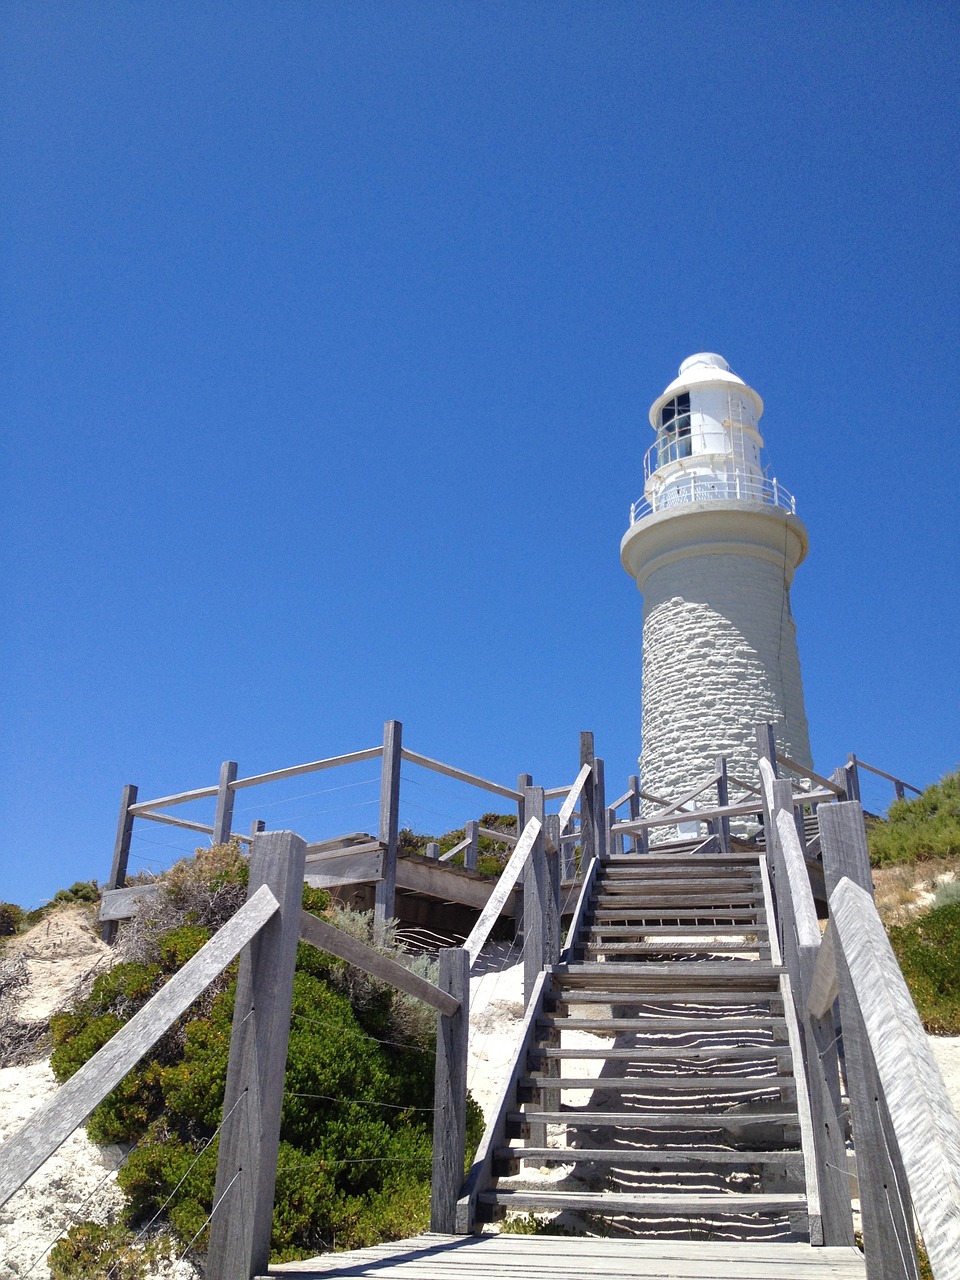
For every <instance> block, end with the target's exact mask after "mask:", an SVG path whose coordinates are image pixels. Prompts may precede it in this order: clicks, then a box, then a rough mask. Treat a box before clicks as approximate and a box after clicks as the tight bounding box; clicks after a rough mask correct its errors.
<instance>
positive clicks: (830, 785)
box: [777, 751, 847, 797]
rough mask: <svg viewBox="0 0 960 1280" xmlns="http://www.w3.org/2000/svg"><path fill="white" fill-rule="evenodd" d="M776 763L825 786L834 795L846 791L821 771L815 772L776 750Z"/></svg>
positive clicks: (842, 794) (841, 794) (844, 794)
mask: <svg viewBox="0 0 960 1280" xmlns="http://www.w3.org/2000/svg"><path fill="white" fill-rule="evenodd" d="M777 764H782V765H783V766H784V768H785V769H789V770H790V772H791V773H799V774H800V776H801V778H808V779H809V780H810V781H811V782H817V783H819V784H820V786H821V787H826V788H827V790H828V791H832V792H833V794H834V795H835V796H841V797H846V794H847V793H846V792H845V791H844V789H843V787H838V786H837V784H836V783H835V782H831V781H830V779H829V778H825V777H824V776H823V774H822V773H816V772H814V770H813V769H808V768H807V766H806V765H805V764H801V763H800V761H799V760H791V758H790V757H789V756H782V755H781V754H780V753H779V751H778V752H777Z"/></svg>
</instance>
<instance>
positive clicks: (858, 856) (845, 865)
mask: <svg viewBox="0 0 960 1280" xmlns="http://www.w3.org/2000/svg"><path fill="white" fill-rule="evenodd" d="M817 821H818V823H819V825H820V847H821V850H822V852H823V879H824V884H825V886H826V890H827V897H828V898H829V896H830V894H832V893H833V891H834V889H836V887H837V885H838V884H839V883H840V881H841V880H842V879H843V878H844V877H846V878H847V879H848V880H851V881H852V882H853V883H854V884H855V885H859V886H860V888H861V889H865V890H866V892H867V893H869V894H870V895H871V897H872V896H873V876H872V874H871V872H870V850H869V849H868V848H867V832H866V828H865V827H864V825H863V809H862V808H861V807H860V805H859V804H857V803H856V801H853V800H847V801H841V802H840V804H828V805H821V806H820V808H819V809H818V810H817Z"/></svg>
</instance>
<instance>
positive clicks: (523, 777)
mask: <svg viewBox="0 0 960 1280" xmlns="http://www.w3.org/2000/svg"><path fill="white" fill-rule="evenodd" d="M532 786H533V774H532V773H518V774H517V790H518V791H519V792H520V799H519V800H518V801H517V835H518V836H519V835H520V833H521V832H522V831H523V828H524V827H525V826H526V825H527V818H528V817H529V814H528V813H527V809H526V801H525V799H524V797H525V796H526V794H527V788H528V787H532ZM523 885H524V881H523V880H522V879H521V880H520V882H519V883H518V884H517V894H516V897H515V898H514V908H513V937H514V941H518V940H522V938H523V922H524V900H523Z"/></svg>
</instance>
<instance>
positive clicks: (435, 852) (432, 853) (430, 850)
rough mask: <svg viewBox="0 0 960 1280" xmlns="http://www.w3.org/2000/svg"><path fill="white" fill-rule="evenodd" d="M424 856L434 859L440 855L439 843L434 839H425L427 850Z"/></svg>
mask: <svg viewBox="0 0 960 1280" xmlns="http://www.w3.org/2000/svg"><path fill="white" fill-rule="evenodd" d="M426 856H427V857H428V858H433V859H434V860H437V859H439V857H440V845H439V844H438V843H437V841H436V840H428V841H427V852H426Z"/></svg>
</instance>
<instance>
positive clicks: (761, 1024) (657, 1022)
mask: <svg viewBox="0 0 960 1280" xmlns="http://www.w3.org/2000/svg"><path fill="white" fill-rule="evenodd" d="M786 1025H787V1023H786V1019H785V1018H775V1017H769V1018H768V1017H763V1016H754V1017H746V1018H744V1017H739V1016H732V1017H715V1018H705V1017H704V1016H703V1015H702V1014H691V1016H690V1017H689V1018H677V1017H670V1018H664V1017H659V1016H658V1015H656V1014H651V1016H650V1017H649V1018H564V1017H560V1016H559V1015H558V1014H547V1015H546V1016H545V1017H543V1018H538V1019H537V1032H538V1034H540V1032H541V1028H543V1030H552V1029H553V1028H555V1027H556V1028H559V1029H560V1030H564V1029H566V1030H567V1031H593V1032H596V1033H602V1032H620V1031H656V1032H661V1031H697V1032H699V1033H701V1034H707V1033H710V1032H712V1033H713V1034H715V1035H716V1034H719V1033H721V1032H722V1033H724V1034H725V1033H727V1032H730V1031H768V1030H776V1029H781V1028H785V1027H786Z"/></svg>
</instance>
